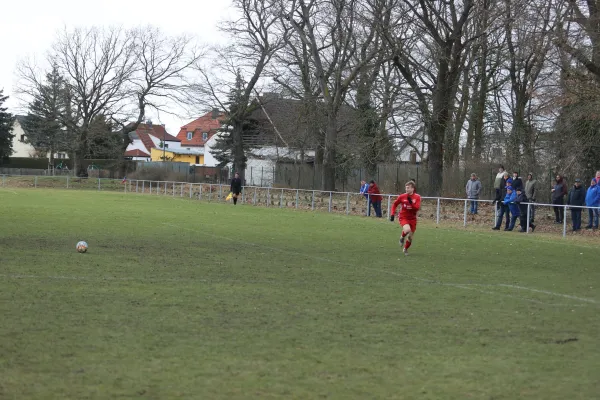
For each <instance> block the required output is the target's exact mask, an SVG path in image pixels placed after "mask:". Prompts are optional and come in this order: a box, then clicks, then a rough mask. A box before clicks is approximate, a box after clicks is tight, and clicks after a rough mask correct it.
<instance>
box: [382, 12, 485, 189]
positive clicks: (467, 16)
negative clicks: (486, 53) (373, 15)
mask: <svg viewBox="0 0 600 400" xmlns="http://www.w3.org/2000/svg"><path fill="white" fill-rule="evenodd" d="M397 9H398V10H397V13H398V15H400V17H399V18H398V19H397V20H396V24H398V25H396V26H393V25H392V26H388V27H383V29H384V30H385V31H386V33H387V35H386V37H387V39H388V41H389V43H390V45H391V46H393V48H394V54H395V55H394V64H395V66H396V68H398V70H399V71H400V73H401V74H402V76H403V77H404V79H405V80H406V82H407V83H408V85H409V87H410V90H411V91H412V92H413V93H414V95H415V96H416V98H417V103H418V107H419V111H420V113H421V118H422V121H423V123H424V126H425V136H426V138H427V139H426V140H427V164H428V168H429V190H430V192H431V193H430V194H432V195H440V194H441V190H442V185H443V171H444V143H445V141H446V133H447V130H448V125H449V122H450V121H451V116H452V112H453V108H454V104H455V99H456V93H457V89H458V84H459V82H460V79H461V74H462V72H463V69H464V65H465V59H466V55H467V54H468V51H467V50H468V48H469V45H470V43H471V42H472V41H473V39H474V38H475V35H473V34H471V35H468V33H469V29H468V27H469V24H470V23H471V21H472V15H473V13H474V11H475V1H474V0H464V1H458V0H449V1H443V2H430V1H425V0H403V1H401V2H399V3H398V6H397ZM403 24H410V29H409V31H408V32H406V30H405V28H403V26H402V25H403ZM399 29H400V30H404V33H403V34H401V35H397V31H398V30H399ZM415 37H417V40H415ZM410 41H412V42H413V43H416V44H414V45H413V46H411V47H407V46H406V44H407V43H406V42H410ZM419 53H424V54H419ZM419 55H424V57H420V58H419ZM426 60H429V62H427V61H426ZM428 64H430V65H429V68H427V66H428ZM422 76H426V77H427V79H426V82H422V79H421V77H422ZM420 80H421V82H419V81H420ZM429 99H431V100H429ZM430 102H431V107H430Z"/></svg>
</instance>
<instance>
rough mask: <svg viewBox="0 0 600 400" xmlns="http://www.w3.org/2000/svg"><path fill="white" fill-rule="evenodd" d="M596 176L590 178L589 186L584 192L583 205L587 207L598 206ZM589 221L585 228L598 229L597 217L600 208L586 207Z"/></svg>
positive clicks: (599, 203)
mask: <svg viewBox="0 0 600 400" xmlns="http://www.w3.org/2000/svg"><path fill="white" fill-rule="evenodd" d="M597 183H598V182H597V181H596V178H594V179H592V182H591V183H590V187H589V188H588V189H587V192H586V193H585V205H586V206H588V207H600V187H599V186H598V184H597ZM588 214H589V217H590V220H589V221H590V222H589V223H588V226H586V227H585V229H598V219H599V218H598V217H599V216H600V210H599V209H598V208H588Z"/></svg>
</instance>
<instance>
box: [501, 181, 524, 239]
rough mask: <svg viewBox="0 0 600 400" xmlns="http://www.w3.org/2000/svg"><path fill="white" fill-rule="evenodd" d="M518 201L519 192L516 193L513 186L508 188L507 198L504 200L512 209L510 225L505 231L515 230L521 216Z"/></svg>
mask: <svg viewBox="0 0 600 400" xmlns="http://www.w3.org/2000/svg"><path fill="white" fill-rule="evenodd" d="M516 199H517V192H515V191H514V189H513V187H512V186H508V187H507V188H506V197H505V198H504V204H505V205H506V206H507V207H508V208H509V209H510V224H509V225H508V227H506V228H504V230H505V231H512V230H513V229H514V228H515V224H516V222H517V218H519V216H520V215H521V213H520V212H519V205H518V204H517V203H516V202H515V200H516Z"/></svg>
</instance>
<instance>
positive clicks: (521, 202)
mask: <svg viewBox="0 0 600 400" xmlns="http://www.w3.org/2000/svg"><path fill="white" fill-rule="evenodd" d="M516 192H517V198H516V199H515V203H516V204H517V205H518V206H519V213H520V215H519V225H520V226H521V230H520V231H519V232H527V204H526V203H528V201H529V199H528V198H527V194H526V193H525V191H524V190H522V189H519V190H517V191H516ZM530 214H531V213H530ZM531 219H532V218H531V215H530V217H529V226H530V227H531V232H533V231H535V225H534V224H533V221H532V220H531Z"/></svg>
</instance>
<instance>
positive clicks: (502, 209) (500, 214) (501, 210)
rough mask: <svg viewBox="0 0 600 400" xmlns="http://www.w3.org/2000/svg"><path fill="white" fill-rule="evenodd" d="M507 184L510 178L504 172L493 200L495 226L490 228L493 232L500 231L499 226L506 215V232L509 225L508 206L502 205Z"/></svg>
mask: <svg viewBox="0 0 600 400" xmlns="http://www.w3.org/2000/svg"><path fill="white" fill-rule="evenodd" d="M508 182H510V178H509V176H508V172H504V175H503V177H502V182H501V189H500V191H498V192H496V198H495V199H494V203H496V216H497V218H496V225H495V226H494V227H493V228H492V229H493V230H495V231H498V230H500V226H501V225H502V219H503V218H504V215H505V214H506V225H505V230H508V225H509V224H510V210H509V208H508V204H504V202H503V201H504V198H505V197H506V187H507V186H508Z"/></svg>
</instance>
